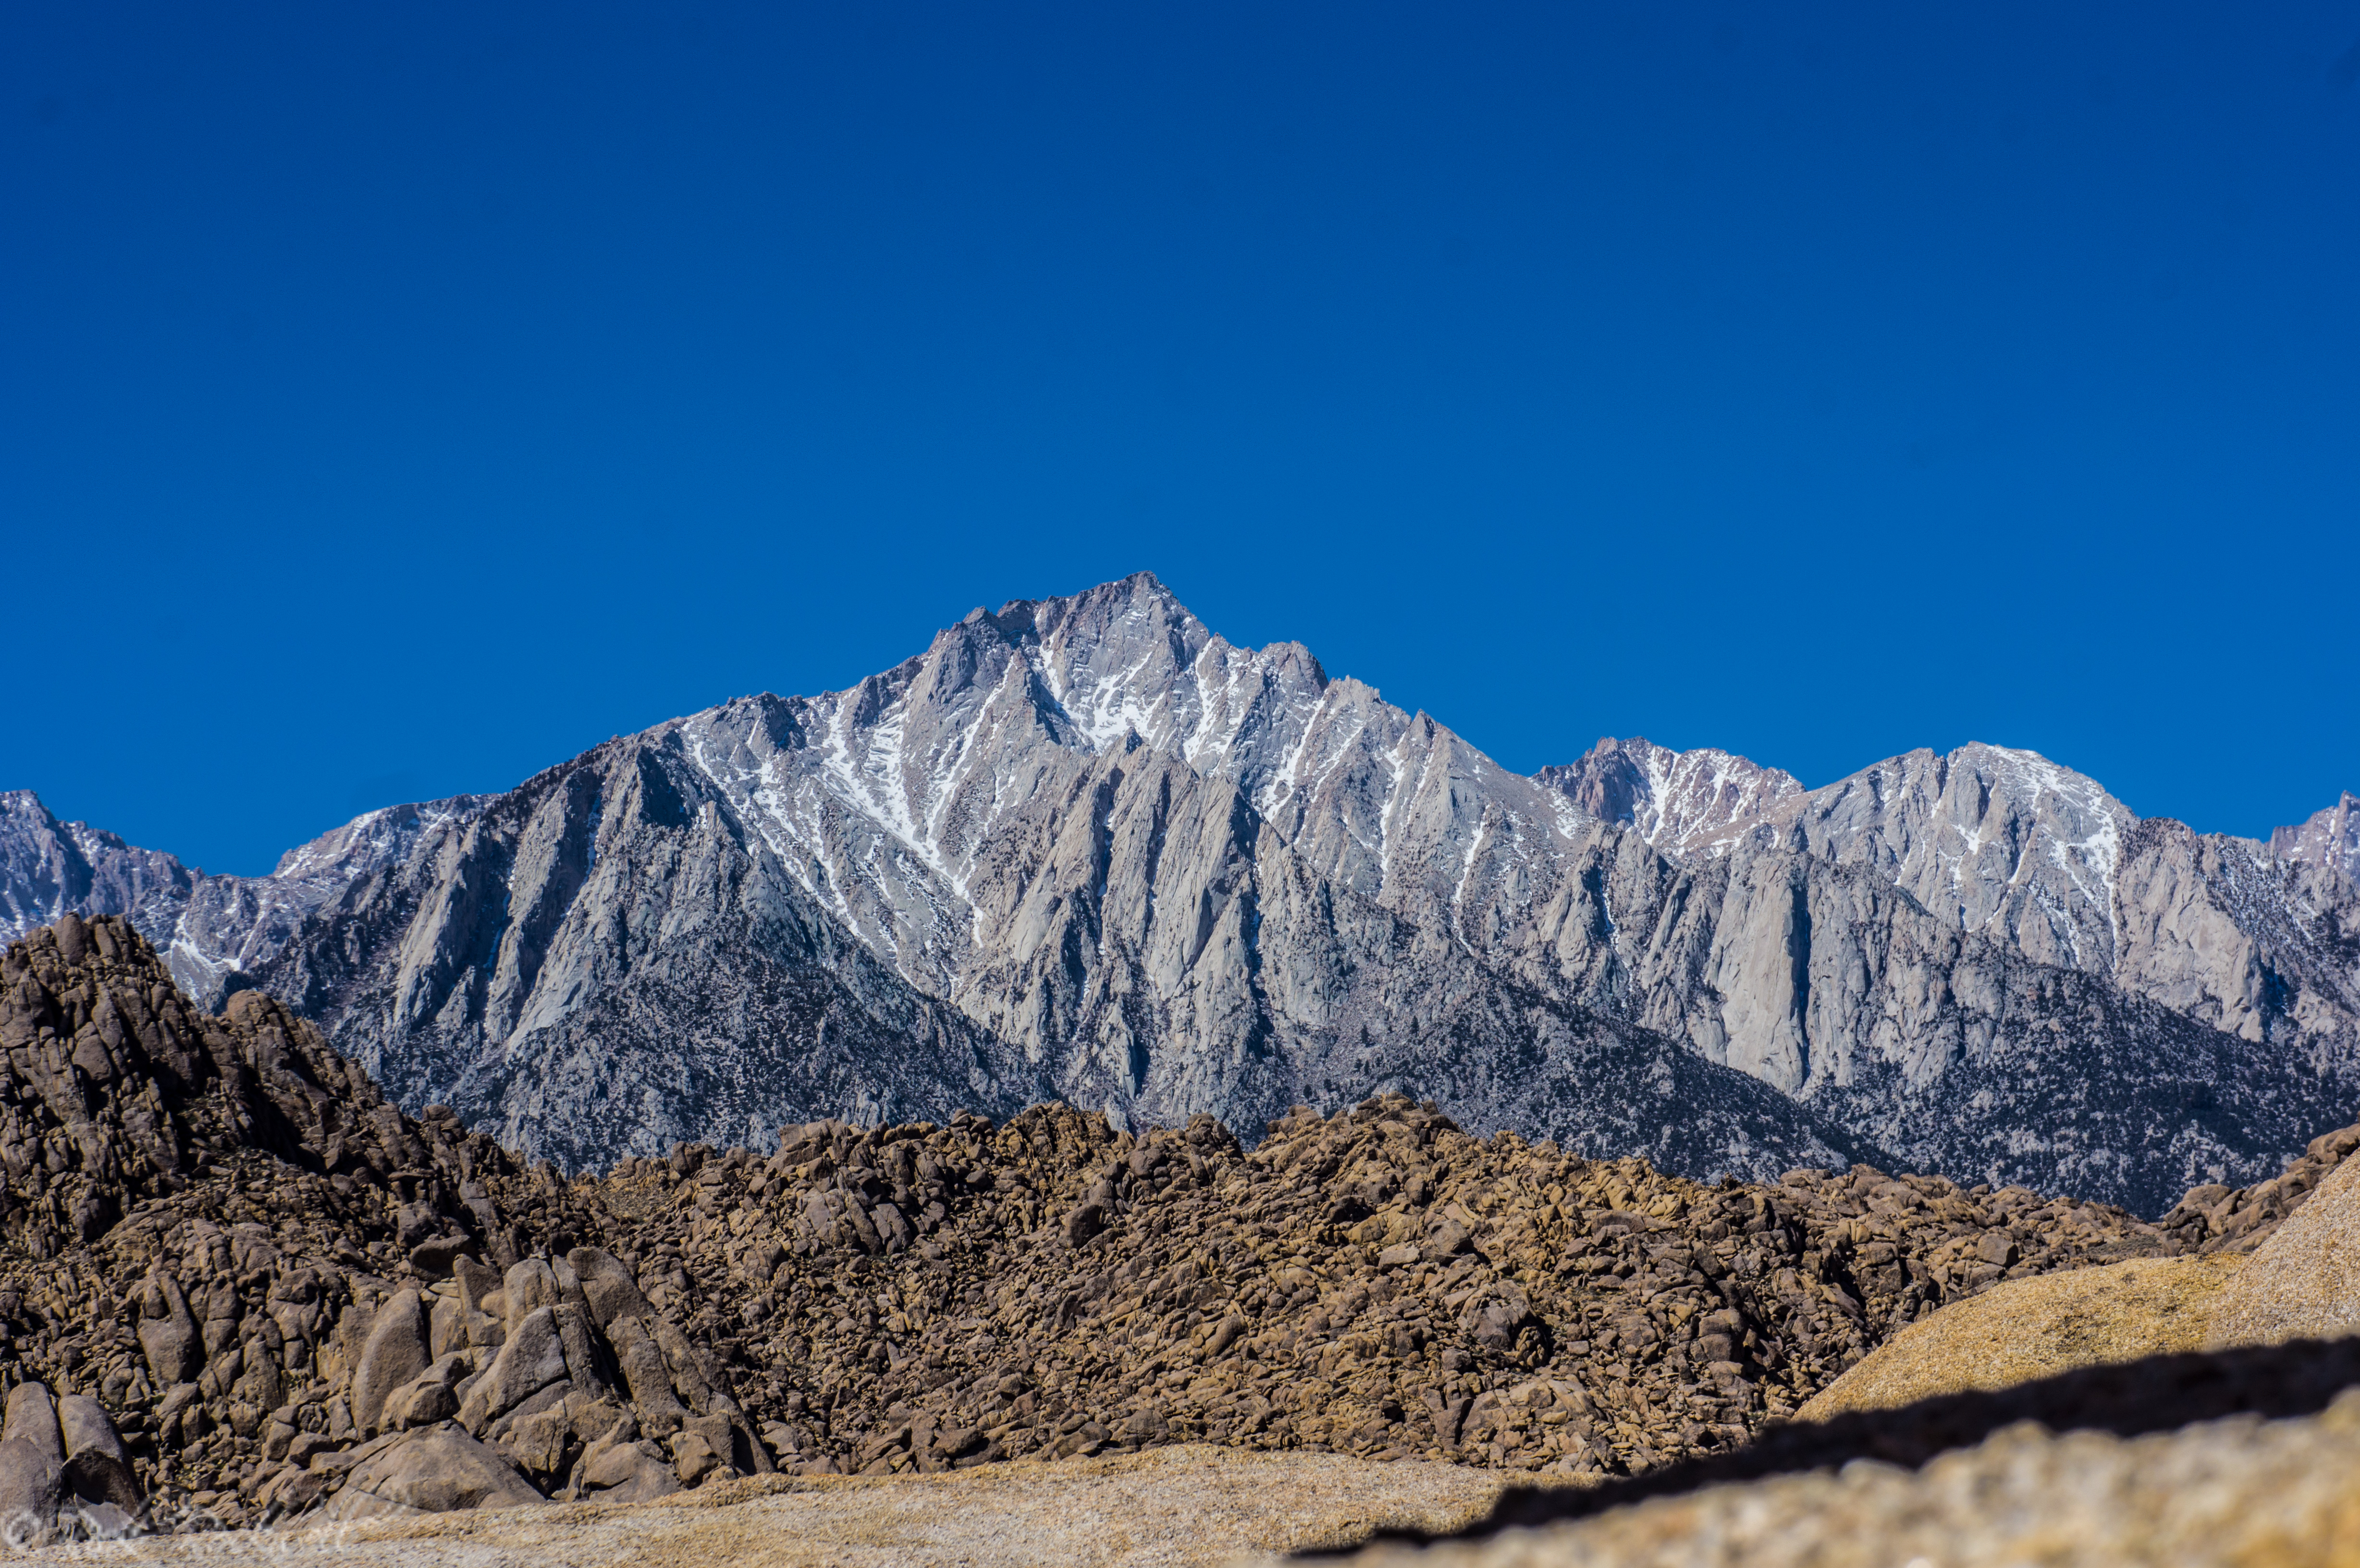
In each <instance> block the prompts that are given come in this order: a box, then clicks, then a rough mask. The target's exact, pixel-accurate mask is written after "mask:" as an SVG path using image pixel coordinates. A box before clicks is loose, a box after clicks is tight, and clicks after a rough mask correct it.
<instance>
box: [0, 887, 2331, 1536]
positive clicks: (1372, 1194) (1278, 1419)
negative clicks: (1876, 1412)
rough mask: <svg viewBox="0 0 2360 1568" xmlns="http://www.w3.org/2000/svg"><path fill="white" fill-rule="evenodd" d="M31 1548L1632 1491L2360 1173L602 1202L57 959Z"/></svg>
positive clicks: (42, 1032) (25, 1456)
mask: <svg viewBox="0 0 2360 1568" xmlns="http://www.w3.org/2000/svg"><path fill="white" fill-rule="evenodd" d="M0 1054H5V1063H6V1071H5V1076H0V1165H5V1197H0V1219H5V1225H0V1320H5V1332H6V1334H7V1335H8V1340H7V1344H6V1347H5V1359H0V1379H5V1382H6V1383H7V1385H8V1386H9V1393H8V1396H7V1401H8V1402H7V1409H6V1417H5V1421H6V1425H5V1441H0V1512H7V1513H9V1514H11V1516H12V1517H18V1518H30V1519H33V1520H35V1521H36V1523H37V1525H38V1530H46V1531H62V1532H65V1533H69V1534H71V1533H73V1532H76V1531H88V1530H110V1529H115V1528H118V1527H120V1526H121V1525H122V1524H123V1522H124V1520H126V1519H128V1520H130V1521H132V1522H133V1523H135V1524H137V1526H139V1527H141V1528H151V1529H153V1528H169V1527H172V1526H175V1525H179V1524H199V1523H202V1524H204V1525H207V1526H217V1525H220V1524H224V1523H225V1524H231V1525H238V1524H254V1523H259V1522H265V1521H282V1520H286V1519H290V1517H296V1516H303V1517H310V1516H319V1517H323V1518H325V1519H336V1520H349V1519H361V1518H366V1517H368V1516H371V1515H399V1514H407V1513H410V1512H413V1511H427V1512H435V1511H447V1510H456V1509H480V1508H502V1507H540V1506H543V1505H544V1504H545V1503H546V1502H548V1501H550V1500H552V1499H553V1500H558V1501H566V1500H575V1499H588V1500H604V1501H610V1502H611V1501H631V1500H648V1499H654V1498H659V1497H667V1496H669V1495H671V1494H673V1493H676V1492H679V1491H681V1490H683V1489H702V1488H704V1487H707V1486H714V1485H716V1483H727V1482H729V1481H730V1480H731V1479H732V1478H733V1477H750V1476H756V1475H763V1474H770V1473H776V1472H788V1473H791V1474H792V1475H798V1476H826V1475H842V1474H846V1473H860V1474H865V1475H891V1474H897V1473H901V1472H908V1471H917V1472H942V1471H946V1470H958V1469H968V1468H972V1467H975V1466H978V1465H989V1464H991V1463H993V1462H995V1461H1000V1460H1009V1459H1019V1458H1022V1459H1057V1458H1066V1457H1071V1456H1075V1455H1094V1454H1120V1453H1124V1452H1128V1451H1134V1450H1141V1449H1147V1448H1152V1447H1158V1446H1162V1445H1169V1444H1177V1443H1189V1442H1208V1443H1217V1444H1220V1445H1224V1446H1225V1447H1227V1448H1229V1449H1240V1448H1242V1449H1252V1450H1285V1451H1309V1452H1312V1453H1315V1454H1321V1453H1325V1454H1339V1455H1342V1454H1349V1455H1359V1456H1363V1457H1369V1458H1386V1459H1394V1458H1404V1457H1419V1458H1426V1459H1447V1460H1450V1461H1454V1462H1456V1463H1457V1464H1459V1465H1478V1466H1489V1467H1493V1468H1495V1469H1500V1470H1508V1471H1518V1472H1525V1471H1542V1470H1546V1471H1554V1472H1557V1473H1559V1474H1561V1475H1564V1476H1565V1477H1566V1478H1568V1479H1573V1478H1578V1477H1582V1476H1588V1477H1590V1478H1592V1479H1593V1480H1603V1479H1609V1478H1613V1477H1623V1476H1631V1475H1644V1474H1646V1473H1649V1472H1651V1471H1655V1470H1657V1469H1659V1468H1662V1467H1665V1466H1666V1465H1672V1464H1674V1463H1676V1462H1681V1461H1687V1462H1691V1463H1693V1462H1697V1461H1700V1460H1704V1459H1708V1458H1710V1456H1712V1455H1714V1454H1722V1453H1725V1452H1727V1451H1729V1450H1732V1449H1733V1448H1736V1447H1739V1446H1741V1445H1743V1444H1745V1443H1748V1442H1750V1441H1751V1440H1752V1439H1753V1438H1754V1435H1755V1434H1756V1433H1757V1432H1760V1431H1761V1430H1762V1428H1763V1427H1764V1425H1765V1423H1766V1422H1771V1421H1776V1420H1778V1419H1780V1418H1782V1417H1785V1416H1786V1415H1788V1414H1790V1413H1792V1412H1793V1411H1794V1410H1796V1409H1797V1407H1799V1406H1800V1405H1801V1404H1802V1403H1803V1402H1805V1401H1806V1400H1808V1399H1810V1398H1811V1397H1812V1396H1814V1395H1815V1394H1817V1393H1818V1392H1819V1389H1820V1388H1822V1387H1824V1386H1825V1385H1826V1384H1827V1383H1828V1382H1829V1381H1830V1380H1831V1379H1832V1378H1833V1377H1836V1376H1837V1375H1838V1374H1840V1373H1841V1372H1842V1371H1843V1370H1844V1369H1846V1368H1847V1367H1851V1366H1852V1365H1853V1364H1854V1363H1856V1362H1857V1361H1859V1360H1860V1359H1861V1358H1862V1357H1863V1356H1864V1355H1865V1354H1866V1353H1868V1352H1869V1351H1870V1350H1872V1349H1874V1347H1875V1346H1877V1345H1880V1344H1882V1343H1884V1342H1885V1340H1886V1339H1887V1338H1889V1337H1890V1336H1891V1335H1893V1334H1895V1333H1896V1331H1897V1330H1898V1329H1900V1328H1901V1327H1903V1326H1904V1325H1906V1324H1907V1323H1912V1322H1915V1321H1917V1319H1919V1318H1921V1317H1925V1316H1928V1315H1930V1314H1931V1313H1932V1312H1934V1311H1935V1310H1936V1309H1937V1308H1938V1307H1939V1306H1940V1305H1942V1304H1943V1303H1945V1302H1948V1301H1957V1300H1960V1299H1962V1298H1964V1297H1968V1296H1972V1295H1975V1294H1978V1293H1980V1292H1982V1291H1984V1290H1988V1289H1990V1288H1991V1287H1992V1286H1994V1284H1996V1283H1998V1282H2000V1281H2003V1280H2006V1279H2024V1278H2028V1277H2030V1276H2033V1275H2037V1274H2040V1273H2043V1272H2047V1271H2052V1270H2057V1269H2069V1268H2080V1267H2083V1266H2086V1265H2091V1264H2103V1263H2110V1262H2115V1261H2119V1260H2123V1259H2131V1258H2156V1257H2169V1256H2175V1255H2180V1254H2185V1253H2191V1252H2204V1251H2207V1250H2210V1251H2213V1252H2220V1251H2223V1250H2226V1251H2233V1252H2234V1251H2238V1250H2245V1249H2251V1248H2253V1247H2256V1246H2259V1245H2261V1244H2262V1242H2263V1241H2264V1240H2266V1239H2267V1237H2268V1236H2270V1235H2271V1234H2272V1232H2273V1231H2274V1230H2275V1229H2276V1228H2277V1227H2278V1225H2280V1224H2281V1223H2282V1222H2283V1221H2284V1220H2285V1219H2286V1217H2287V1216H2288V1215H2289V1214H2293V1213H2295V1212H2297V1211H2298V1210H2299V1209H2300V1206H2301V1204H2302V1203H2304V1201H2305V1200H2306V1199H2307V1197H2308V1195H2309V1194H2310V1192H2311V1191H2312V1189H2313V1188H2314V1187H2316V1186H2317V1185H2318V1184H2319V1182H2320V1181H2321V1180H2322V1177H2323V1176H2324V1175H2325V1174H2326V1173H2327V1172H2328V1171H2333V1169H2334V1168H2335V1167H2336V1166H2337V1165H2338V1164H2339V1162H2340V1161H2341V1160H2342V1159H2343V1157H2344V1155H2345V1154H2347V1153H2348V1152H2349V1151H2350V1149H2352V1148H2354V1147H2355V1145H2360V1129H2349V1130H2347V1131H2346V1132H2344V1133H2340V1134H2336V1135H2332V1136H2331V1137H2329V1138H2322V1139H2321V1140H2320V1141H2319V1142H2318V1143H2316V1144H2314V1145H2313V1147H2312V1149H2311V1153H2310V1154H2309V1155H2308V1156H2307V1157H2306V1159H2305V1160H2303V1161H2302V1162H2300V1164H2299V1165H2298V1166H2297V1167H2296V1168H2295V1169H2293V1170H2291V1171H2289V1172H2288V1174H2287V1175H2285V1176H2283V1177H2281V1178H2279V1179H2278V1180H2277V1181H2274V1182H2271V1183H2267V1184H2265V1186H2264V1187H2262V1188H2258V1189H2254V1190H2250V1191H2246V1192H2231V1191H2228V1190H2225V1189H2212V1190H2200V1191H2199V1192H2195V1193H2191V1195H2190V1198H2189V1200H2188V1201H2187V1202H2185V1203H2182V1205H2181V1206H2180V1208H2178V1209H2175V1210H2174V1211H2173V1212H2172V1213H2171V1214H2169V1215H2167V1216H2166V1217H2165V1219H2164V1220H2163V1221H2162V1222H2160V1223H2159V1224H2156V1225H2148V1224H2145V1223H2142V1222H2140V1221H2137V1220H2136V1219H2134V1218H2132V1217H2131V1216H2129V1215H2127V1214H2125V1213H2123V1212H2122V1211H2120V1210H2118V1209H2113V1208H2108V1207H2105V1206H2103V1205H2098V1204H2087V1203H2073V1202H2072V1201H2070V1200H2066V1199H2055V1200H2049V1199H2044V1198H2042V1197H2040V1196H2039V1195H2037V1194H2034V1193H2031V1192H2025V1191H2023V1190H2021V1189H2015V1188H2009V1189H2004V1190H2002V1191H2000V1192H1990V1191H1988V1190H1986V1189H1983V1188H1981V1187H1976V1188H1970V1189H1964V1190H1961V1189H1960V1188H1958V1187H1956V1186H1955V1185H1954V1184H1952V1183H1950V1182H1949V1181H1945V1180H1942V1179H1941V1178H1939V1177H1917V1176H1891V1175H1887V1174H1886V1173H1885V1172H1882V1171H1874V1170H1870V1169H1868V1168H1865V1167H1860V1168H1855V1169H1854V1170H1852V1171H1849V1172H1844V1173H1841V1174H1838V1173H1832V1172H1828V1171H1797V1172H1794V1173H1792V1174H1790V1175H1789V1176H1788V1177H1787V1178H1786V1180H1785V1181H1782V1182H1780V1183H1777V1184H1774V1185H1745V1184H1741V1183H1737V1182H1734V1181H1724V1182H1722V1183H1721V1184H1719V1185H1717V1186H1703V1185H1699V1184H1698V1183H1695V1182H1692V1181H1684V1180H1681V1179H1677V1178H1674V1177H1668V1176H1666V1175H1663V1174H1661V1173H1659V1172H1656V1171H1653V1170H1651V1169H1649V1168H1648V1167H1647V1166H1646V1165H1645V1164H1644V1162H1641V1161H1637V1160H1622V1161H1612V1162H1601V1161H1590V1160H1580V1159H1576V1158H1573V1157H1570V1156H1568V1155H1565V1154H1563V1153H1562V1152H1561V1151H1559V1150H1557V1149H1554V1148H1552V1147H1551V1146H1549V1145H1547V1144H1546V1143H1543V1144H1528V1143H1526V1142H1524V1141H1523V1140H1522V1139H1519V1138H1514V1137H1513V1136H1510V1135H1505V1134H1502V1135H1498V1136H1495V1137H1492V1138H1473V1137H1470V1136H1469V1135H1468V1134H1466V1133H1464V1132H1462V1131H1461V1130H1459V1128H1457V1127H1454V1126H1453V1125H1452V1124H1451V1123H1450V1122H1449V1120H1448V1118H1446V1117H1444V1116H1440V1115H1439V1114H1437V1113H1436V1112H1435V1111H1434V1110H1432V1109H1431V1108H1430V1107H1426V1106H1420V1105H1415V1104H1413V1103H1411V1102H1408V1101H1406V1100H1403V1099H1399V1098H1389V1099H1381V1100H1376V1101H1371V1102H1370V1103H1368V1104H1366V1105H1362V1106H1360V1107H1359V1108H1358V1109H1356V1110H1354V1111H1351V1112H1349V1113H1345V1114H1342V1115H1339V1116H1335V1117H1333V1118H1327V1119H1322V1118H1320V1117H1317V1116H1312V1115H1310V1114H1309V1113H1298V1114H1296V1115H1294V1116H1289V1117H1287V1118H1285V1119H1284V1120H1281V1121H1279V1122H1277V1123H1275V1124H1273V1126H1272V1127H1271V1128H1270V1129H1269V1133H1268V1136H1267V1137H1266V1138H1263V1139H1262V1141H1261V1142H1260V1143H1259V1144H1258V1145H1257V1146H1256V1147H1255V1148H1254V1149H1252V1150H1251V1152H1248V1151H1247V1150H1245V1149H1242V1148H1240V1145H1239V1143H1238V1142H1237V1140H1236V1139H1235V1138H1232V1137H1231V1136H1230V1134H1229V1132H1228V1131H1226V1130H1225V1129H1223V1128H1222V1127H1218V1125H1216V1124H1214V1123H1212V1122H1211V1121H1209V1120H1207V1119H1204V1118H1198V1119H1197V1120H1196V1121H1194V1122H1192V1123H1191V1124H1190V1125H1189V1126H1187V1127H1184V1128H1176V1129H1164V1130H1156V1131H1152V1132H1149V1133H1147V1134H1145V1135H1144V1136H1142V1137H1137V1138H1134V1137H1131V1135H1128V1134H1122V1133H1117V1132H1114V1131H1113V1130H1111V1129H1110V1128H1109V1127H1108V1126H1107V1124H1106V1123H1105V1121H1104V1120H1103V1119H1102V1118H1099V1117H1097V1116H1084V1115H1081V1114H1078V1113H1076V1112H1074V1111H1072V1110H1070V1109H1067V1108H1065V1107H1062V1106H1048V1107H1038V1108H1035V1109H1033V1110H1031V1111H1027V1112H1025V1113H1023V1114H1022V1115H1020V1116H1016V1117H1014V1118H1012V1119H1011V1120H1010V1121H1008V1122H1007V1123H1005V1124H1003V1125H1000V1126H993V1125H992V1124H990V1123H989V1122H986V1121H984V1120H982V1119H981V1118H978V1117H970V1116H960V1117H956V1118H954V1119H953V1120H952V1122H951V1123H950V1124H949V1125H948V1126H941V1127H937V1126H926V1125H916V1126H905V1127H883V1128H858V1127H848V1126H845V1125H842V1124H835V1123H823V1124H814V1125H812V1126H807V1127H791V1128H787V1129H784V1130H783V1131H782V1133H781V1138H780V1143H779V1147H778V1149H776V1151H775V1152H773V1153H770V1154H769V1155H762V1154H758V1153H754V1152H751V1151H748V1150H744V1149H737V1150H729V1151H726V1152H725V1151H716V1150H712V1149H704V1148H701V1147H695V1146H691V1147H686V1148H683V1149H676V1150H674V1151H673V1153H672V1156H671V1158H670V1159H668V1160H624V1161H623V1162H622V1163H621V1164H620V1165H619V1166H617V1168H616V1169H615V1170H614V1171H611V1172H609V1173H608V1174H606V1175H604V1176H600V1177H585V1178H581V1179H577V1180H574V1181H564V1180H561V1179H560V1178H559V1177H558V1175H557V1174H556V1173H555V1171H553V1170H552V1168H551V1167H549V1166H547V1165H545V1164H543V1165H537V1166H532V1167H527V1166H526V1165H525V1164H523V1163H522V1162H521V1161H520V1160H517V1159H516V1158H514V1157H513V1156H511V1155H510V1154H508V1153H507V1152H506V1151H504V1150H502V1149H499V1148H498V1147H497V1145H495V1144H494V1143H492V1141H491V1140H490V1139H488V1138H486V1137H484V1136H483V1135H482V1134H480V1133H474V1132H470V1131H468V1130H467V1129H465V1128H464V1127H462V1126H461V1125H460V1124H459V1123H458V1121H457V1120H456V1118H455V1117H453V1116H450V1115H449V1114H448V1113H444V1112H440V1111H437V1110H432V1109H430V1110H429V1111H428V1112H427V1113H426V1114H425V1116H422V1117H421V1118H417V1119H414V1120H413V1119H411V1118H410V1117H407V1116H403V1115H401V1114H400V1113H399V1111H398V1110H397V1109H396V1108H394V1107H393V1106H392V1105H389V1104H388V1103H387V1102H386V1101H385V1099H384V1097H383V1096H382V1095H381V1094H379V1093H378V1091H377V1088H376V1087H375V1085H373V1084H372V1083H369V1082H368V1080H367V1079H366V1076H365V1075H363V1074H362V1073H359V1072H358V1071H357V1070H356V1069H355V1068H354V1067H353V1066H352V1065H351V1064H350V1063H348V1062H344V1060H343V1059H341V1058H339V1057H338V1056H336V1055H335V1053H334V1052H333V1051H330V1050H328V1049H327V1048H326V1046H325V1045H324V1044H323V1043H322V1041H321V1040H320V1037H319V1036H318V1034H317V1033H316V1031H314V1030H313V1029H311V1026H310V1025H308V1024H306V1023H304V1022H303V1021H301V1020H300V1019H297V1018H292V1017H290V1015H288V1014H287V1013H285V1012H284V1011H283V1010H281V1009H280V1008H279V1007H278V1006H277V1005H276V1004H275V1003H273V1002H271V1001H269V1000H268V999H267V998H265V997H263V996H260V995H258V994H257V993H253V992H246V993H242V994H240V995H239V996H235V997H233V998H232V999H231V1001H230V1004H229V1007H228V1009H227V1011H226V1012H225V1013H224V1015H222V1016H219V1017H209V1016H207V1015H205V1014H203V1013H202V1012H200V1011H199V1010H197V1009H196V1008H195V1007H192V1006H191V1005H190V1004H189V1003H188V1002H187V1000H186V999H185V998H184V997H183V996H180V994H179V993H178V992H177V991H176V990H175V989H174V987H173V986H172V985H171V982H170V979H169V975H167V973H166V972H165V970H164V968H163V966H162V965H161V964H159V963H158V960H157V957H156V955H155V953H153V952H152V951H151V950H150V949H149V948H148V947H147V944H146V942H144V941H143V940H142V939H141V938H140V937H139V936H138V935H137V933H136V932H135V931H133V930H132V929H131V928H130V926H129V925H128V924H126V922H124V921H122V920H115V919H99V920H91V921H88V922H84V921H82V920H78V919H73V918H71V917H70V918H68V919H66V920H60V922H58V924H57V925H56V926H54V927H52V928H47V929H44V930H42V931H37V932H35V933H33V934H32V935H31V936H30V937H28V938H27V939H26V940H24V941H23V942H17V943H15V944H12V945H11V946H10V948H9V949H8V951H7V953H6V956H5V961H0ZM618 1114H619V1113H618ZM89 1454H100V1455H101V1456H102V1457H104V1458H106V1459H108V1460H111V1461H112V1464H111V1465H109V1464H103V1463H101V1461H100V1459H99V1458H90V1457H85V1455H89ZM93 1477H95V1478H93ZM106 1508H113V1509H115V1510H118V1512H117V1513H107V1512H105V1511H104V1509H106Z"/></svg>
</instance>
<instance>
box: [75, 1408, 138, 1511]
mask: <svg viewBox="0 0 2360 1568" xmlns="http://www.w3.org/2000/svg"><path fill="white" fill-rule="evenodd" d="M58 1427H59V1431H60V1436H61V1437H62V1438H63V1440H64V1443H65V1452H66V1467H65V1481H66V1484H67V1486H69V1487H70V1488H71V1490H72V1492H73V1494H74V1496H75V1497H79V1498H81V1499H82V1501H83V1502H84V1503H91V1504H104V1505H109V1506H112V1507H114V1508H119V1509H122V1510H124V1511H125V1512H126V1514H134V1513H137V1511H138V1509H139V1507H140V1504H141V1503H142V1502H143V1501H144V1500H145V1499H144V1498H143V1497H142V1496H141V1494H140V1490H139V1481H138V1478H137V1475H135V1474H134V1472H133V1470H132V1468H131V1454H130V1452H129V1451H128V1450H127V1449H126V1448H125V1447H124V1446H123V1434H122V1433H121V1432H117V1431H116V1430H115V1421H114V1418H113V1417H111V1416H109V1415H108V1414H107V1413H106V1410H105V1408H104V1406H102V1405H101V1404H100V1403H99V1402H98V1401H97V1400H96V1399H92V1398H91V1397H90V1396H89V1395H87V1394H68V1395H66V1396H65V1397H63V1398H62V1399H59V1400H58Z"/></svg>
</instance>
